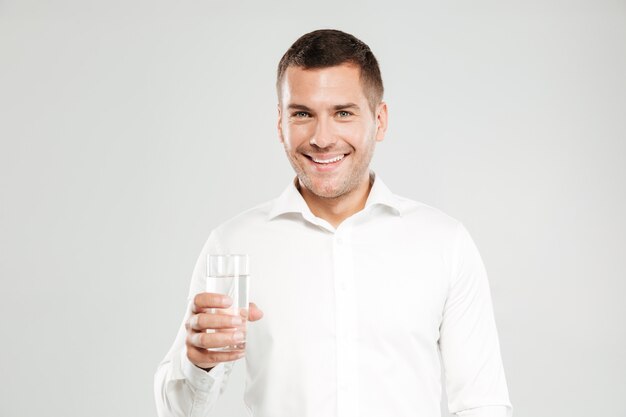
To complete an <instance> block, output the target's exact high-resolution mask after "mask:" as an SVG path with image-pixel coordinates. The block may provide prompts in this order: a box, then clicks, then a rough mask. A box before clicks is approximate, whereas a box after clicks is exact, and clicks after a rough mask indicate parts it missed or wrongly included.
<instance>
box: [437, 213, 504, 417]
mask: <svg viewBox="0 0 626 417" xmlns="http://www.w3.org/2000/svg"><path fill="white" fill-rule="evenodd" d="M439 347H440V350H441V357H442V361H443V366H444V370H445V383H446V391H447V395H448V409H449V411H450V412H451V413H453V414H455V415H457V416H459V417H510V416H511V415H512V406H511V403H510V401H509V394H508V388H507V384H506V379H505V375H504V368H503V365H502V359H501V356H500V345H499V342H498V334H497V330H496V323H495V319H494V314H493V307H492V302H491V294H490V291H489V283H488V281H487V273H486V271H485V267H484V265H483V262H482V259H481V257H480V254H479V252H478V249H477V248H476V245H475V244H474V242H473V240H472V238H471V237H470V235H469V233H468V231H467V230H466V228H465V227H464V226H463V225H462V224H461V223H459V224H458V225H457V231H456V241H455V244H454V249H453V255H452V268H451V279H450V287H449V291H448V297H447V299H446V303H445V307H444V312H443V316H442V322H441V326H440V338H439Z"/></svg>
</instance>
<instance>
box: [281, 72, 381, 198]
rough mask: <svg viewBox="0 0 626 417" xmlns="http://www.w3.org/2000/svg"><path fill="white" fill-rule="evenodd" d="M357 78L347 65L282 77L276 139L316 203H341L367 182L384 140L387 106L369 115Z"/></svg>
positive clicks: (293, 73)
mask: <svg viewBox="0 0 626 417" xmlns="http://www.w3.org/2000/svg"><path fill="white" fill-rule="evenodd" d="M359 74H360V69H359V68H358V67H356V66H354V65H350V64H342V65H338V66H334V67H328V68H321V69H309V70H305V69H302V68H300V67H289V68H288V69H287V71H286V72H285V74H284V78H283V81H282V92H281V94H282V97H281V99H280V103H279V105H278V134H279V138H280V140H281V142H282V143H283V145H284V147H285V152H286V154H287V157H288V158H289V162H290V163H291V165H292V166H293V169H294V170H295V171H296V174H297V175H298V179H299V180H300V183H301V185H303V186H305V187H306V188H307V189H308V190H309V191H311V193H313V194H314V195H316V196H318V197H322V198H337V197H341V196H343V195H346V194H348V193H350V192H351V191H353V190H354V189H355V188H357V186H358V185H359V184H362V183H363V182H364V181H367V180H368V178H369V163H370V160H371V159H372V155H373V153H374V147H375V144H376V142H377V141H378V142H380V141H381V140H383V138H384V136H385V130H386V128H387V106H386V104H385V103H380V104H379V105H378V107H377V109H376V114H375V115H374V114H372V112H371V110H370V106H369V102H368V100H367V98H366V96H365V94H364V92H363V87H362V85H361V82H360V80H359Z"/></svg>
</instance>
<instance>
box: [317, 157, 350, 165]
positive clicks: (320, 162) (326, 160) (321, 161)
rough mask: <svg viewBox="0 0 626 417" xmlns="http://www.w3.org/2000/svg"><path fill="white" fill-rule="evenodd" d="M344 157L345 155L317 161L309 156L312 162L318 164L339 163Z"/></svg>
mask: <svg viewBox="0 0 626 417" xmlns="http://www.w3.org/2000/svg"><path fill="white" fill-rule="evenodd" d="M344 156H345V155H337V156H336V157H334V158H329V159H317V158H316V157H314V156H311V159H312V160H313V162H315V163H318V164H332V163H333V162H337V161H341V160H342V159H343V157H344Z"/></svg>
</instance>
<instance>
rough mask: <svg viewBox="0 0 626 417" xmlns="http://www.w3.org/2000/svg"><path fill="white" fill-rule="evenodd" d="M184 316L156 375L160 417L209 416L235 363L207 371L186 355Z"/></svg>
mask: <svg viewBox="0 0 626 417" xmlns="http://www.w3.org/2000/svg"><path fill="white" fill-rule="evenodd" d="M187 311H188V313H187V314H186V315H185V318H184V319H183V323H182V324H181V327H180V329H179V331H178V335H177V336H176V340H175V341H174V344H173V346H172V347H171V348H170V350H169V352H168V353H167V355H166V356H165V358H164V359H163V361H161V363H160V364H159V367H158V369H157V371H156V374H155V376H154V394H155V400H156V407H157V412H158V415H159V417H178V416H181V417H182V416H185V417H186V416H206V415H207V413H208V412H209V411H210V410H211V408H213V406H214V405H215V403H216V401H217V399H218V397H219V396H220V395H221V394H222V393H223V392H224V390H225V388H226V385H227V381H228V377H229V376H230V373H231V371H232V367H233V365H234V362H222V363H219V364H217V365H215V366H214V367H212V368H211V369H210V371H206V370H204V369H201V368H199V367H197V366H196V365H194V364H193V363H191V361H190V360H189V359H188V357H187V349H186V346H185V339H186V337H187V330H186V328H185V323H186V322H187V318H188V316H189V314H190V313H189V312H190V311H191V310H190V309H188V310H187Z"/></svg>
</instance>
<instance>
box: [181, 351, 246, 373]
mask: <svg viewBox="0 0 626 417" xmlns="http://www.w3.org/2000/svg"><path fill="white" fill-rule="evenodd" d="M245 355H246V351H245V350H235V351H232V352H215V351H210V350H206V349H201V348H197V347H195V346H187V358H189V360H190V361H191V363H193V364H194V365H197V366H199V367H201V368H212V367H214V366H216V365H217V364H218V363H220V362H230V361H234V360H237V359H241V358H243V357H244V356H245Z"/></svg>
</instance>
